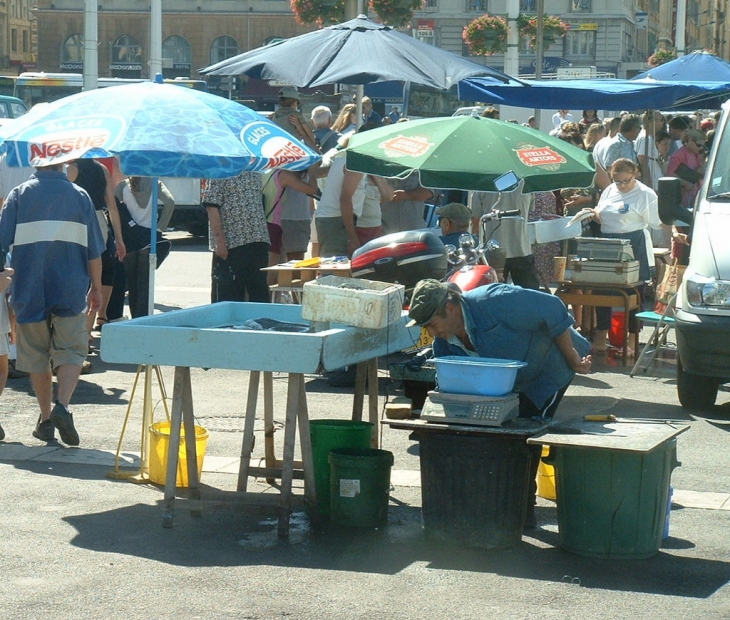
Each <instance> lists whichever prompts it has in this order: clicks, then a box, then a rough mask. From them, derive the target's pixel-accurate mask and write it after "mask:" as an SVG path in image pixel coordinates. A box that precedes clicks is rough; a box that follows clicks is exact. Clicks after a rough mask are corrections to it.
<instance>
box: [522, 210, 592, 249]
mask: <svg viewBox="0 0 730 620" xmlns="http://www.w3.org/2000/svg"><path fill="white" fill-rule="evenodd" d="M570 220H571V218H569V217H559V218H556V219H553V220H537V221H536V222H527V232H528V234H529V235H530V243H531V244H532V243H550V242H552V241H562V240H563V239H574V238H575V237H580V234H581V230H582V228H581V223H580V222H573V223H572V224H571V225H570V226H567V224H568V222H570Z"/></svg>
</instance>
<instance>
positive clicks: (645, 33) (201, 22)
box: [0, 0, 728, 78]
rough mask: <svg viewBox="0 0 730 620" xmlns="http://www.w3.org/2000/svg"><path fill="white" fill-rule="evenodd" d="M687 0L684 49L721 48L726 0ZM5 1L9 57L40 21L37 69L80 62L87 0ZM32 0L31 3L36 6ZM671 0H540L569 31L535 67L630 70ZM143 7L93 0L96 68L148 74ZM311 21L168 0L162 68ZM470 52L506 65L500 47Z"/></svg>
mask: <svg viewBox="0 0 730 620" xmlns="http://www.w3.org/2000/svg"><path fill="white" fill-rule="evenodd" d="M685 1H686V7H687V9H686V14H687V26H686V30H685V36H686V45H685V50H686V51H687V52H690V51H693V50H695V49H712V50H713V51H715V52H716V53H718V54H719V55H721V56H722V57H727V55H728V46H727V34H728V33H727V25H726V23H725V12H726V8H727V3H728V0H685ZM3 2H4V3H5V6H6V10H5V12H4V13H3V12H2V11H0V20H4V27H3V29H2V31H1V32H0V36H1V37H3V40H2V42H1V43H0V49H1V50H3V51H2V53H3V54H4V56H3V58H7V59H8V60H7V64H8V65H10V64H11V63H15V66H21V67H23V68H25V67H26V66H29V65H30V64H32V62H34V60H35V45H34V41H35V40H36V35H35V30H34V28H35V26H34V24H35V23H37V69H38V70H40V71H46V72H59V71H61V72H63V71H66V72H81V71H82V67H83V30H84V28H83V18H84V13H83V11H84V0H0V8H2V6H3ZM30 2H34V3H36V4H37V6H36V7H35V10H34V11H33V15H29V8H30V7H29V3H30ZM508 5H509V6H508ZM515 5H519V6H518V7H517V6H515ZM536 5H537V2H536V0H424V6H423V8H422V10H420V11H418V12H417V13H416V15H415V16H414V19H413V21H412V32H413V36H415V37H418V38H420V39H421V40H423V41H425V42H428V43H430V44H433V45H436V46H439V47H441V48H444V49H447V50H449V51H452V52H455V53H457V54H460V55H464V56H468V55H469V50H468V48H467V47H466V45H465V44H464V43H463V41H462V37H461V34H462V30H463V28H464V26H465V25H466V24H468V23H469V21H471V20H472V19H474V18H475V17H478V16H480V15H483V14H484V13H487V12H488V13H490V14H493V15H504V16H506V15H507V13H508V10H509V9H512V12H515V11H519V12H520V13H523V14H534V12H535V10H536ZM676 5H677V0H545V12H546V13H547V14H548V15H557V16H560V17H562V19H563V21H565V22H567V23H568V24H569V25H570V31H569V32H568V33H567V34H566V35H565V36H564V37H562V38H559V39H557V40H556V41H555V42H554V43H553V44H552V45H551V46H550V47H549V48H548V49H546V50H545V52H544V59H543V66H542V73H543V74H547V73H555V72H557V71H558V69H562V70H563V73H565V72H566V69H571V68H572V69H574V70H575V73H576V75H581V74H585V72H586V71H593V70H594V69H593V68H595V71H597V72H599V73H608V74H613V75H616V76H617V77H632V76H633V75H635V74H637V73H639V72H641V71H644V70H645V69H646V68H647V63H646V61H647V58H648V57H649V56H650V55H651V54H652V53H653V52H654V51H655V50H656V49H659V48H672V47H674V32H675V19H676ZM24 7H25V8H24ZM149 11H150V6H149V2H148V0H98V38H99V75H100V76H109V77H148V60H149ZM33 16H35V19H33ZM312 29H313V26H303V25H301V24H298V23H297V22H296V20H295V19H294V16H293V14H292V12H291V8H290V6H289V1H288V0H165V2H164V3H163V15H162V30H163V32H162V39H163V54H162V56H163V72H164V73H165V76H166V77H177V76H184V77H192V78H197V77H199V76H198V74H197V70H198V69H199V68H201V67H205V66H208V65H210V64H211V63H214V62H217V61H219V60H223V59H225V58H228V57H230V56H233V55H235V54H238V53H240V52H243V51H247V50H250V49H254V48H256V47H259V46H261V45H263V44H265V43H267V42H269V41H271V40H272V39H274V38H287V37H291V36H295V35H297V34H301V33H303V32H306V31H308V30H312ZM13 33H15V34H13ZM26 49H28V51H27V52H25V51H24V50H26ZM473 60H475V61H477V62H483V63H485V64H489V65H490V66H494V67H498V68H504V56H503V55H500V54H498V55H494V56H489V57H486V58H484V57H473ZM17 63H21V64H20V65H18V64H17ZM581 72H583V73H581ZM519 73H520V74H521V75H529V74H534V73H535V52H534V50H531V49H530V48H529V45H527V42H526V41H522V42H521V43H520V59H519Z"/></svg>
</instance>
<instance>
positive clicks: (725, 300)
mask: <svg viewBox="0 0 730 620" xmlns="http://www.w3.org/2000/svg"><path fill="white" fill-rule="evenodd" d="M686 284H687V288H686V290H687V301H688V302H689V304H690V306H713V307H716V308H730V282H728V281H727V280H715V279H714V278H700V277H697V276H693V277H692V278H689V279H688V280H687V283H686Z"/></svg>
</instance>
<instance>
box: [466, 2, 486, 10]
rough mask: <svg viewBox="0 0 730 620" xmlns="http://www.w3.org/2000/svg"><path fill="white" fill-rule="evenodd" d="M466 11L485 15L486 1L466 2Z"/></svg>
mask: <svg viewBox="0 0 730 620" xmlns="http://www.w3.org/2000/svg"><path fill="white" fill-rule="evenodd" d="M466 10H467V11H476V12H477V13H487V0H466Z"/></svg>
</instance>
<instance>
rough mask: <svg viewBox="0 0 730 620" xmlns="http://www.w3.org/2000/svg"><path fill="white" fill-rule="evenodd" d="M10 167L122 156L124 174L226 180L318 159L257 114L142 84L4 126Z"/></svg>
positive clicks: (54, 106)
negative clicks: (250, 172)
mask: <svg viewBox="0 0 730 620" xmlns="http://www.w3.org/2000/svg"><path fill="white" fill-rule="evenodd" d="M0 144H1V148H3V149H4V150H5V152H7V161H8V164H9V165H10V166H47V165H50V164H54V163H64V162H68V161H72V160H74V159H78V158H83V157H90V158H99V157H110V156H112V155H116V156H117V157H119V162H120V167H121V169H122V171H123V172H124V173H125V174H130V175H137V176H148V177H155V176H169V177H192V178H225V177H231V176H235V175H236V174H238V173H239V172H242V171H244V170H256V171H260V172H263V171H265V170H268V169H271V168H277V167H286V168H291V169H295V170H303V169H305V168H307V167H308V166H310V165H311V164H313V163H314V162H316V161H317V160H318V159H319V155H318V154H317V153H315V152H314V151H313V150H311V149H309V148H308V147H306V146H305V145H304V144H302V143H301V142H299V141H298V140H296V139H294V138H293V137H292V136H291V135H290V134H289V133H287V132H286V131H284V130H283V129H281V128H280V127H278V126H277V125H276V124H274V123H272V122H271V121H269V120H268V119H266V118H264V117H263V116H261V115H260V114H258V113H256V112H254V111H253V110H250V109H249V108H247V107H245V106H243V105H241V104H239V103H237V102H235V101H229V100H228V99H224V98H223V97H218V96H217V95H211V94H209V93H205V92H201V91H197V90H194V89H191V88H184V87H181V86H174V85H171V84H159V83H155V82H140V83H137V84H129V85H124V86H115V87H112V88H103V89H98V90H92V91H87V92H83V93H79V94H76V95H71V96H70V97H64V98H63V99H59V100H58V101H54V102H53V103H49V104H47V105H43V106H40V107H38V108H37V109H36V108H34V109H32V110H31V111H30V112H29V113H28V114H26V115H25V116H22V117H20V118H18V119H16V120H14V121H13V122H12V123H9V124H6V125H4V126H3V127H2V128H0Z"/></svg>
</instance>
